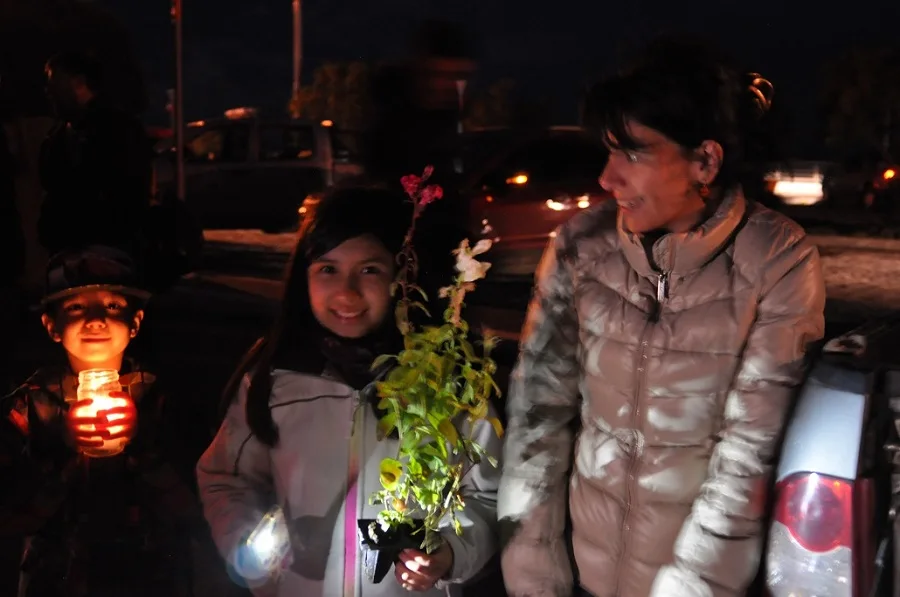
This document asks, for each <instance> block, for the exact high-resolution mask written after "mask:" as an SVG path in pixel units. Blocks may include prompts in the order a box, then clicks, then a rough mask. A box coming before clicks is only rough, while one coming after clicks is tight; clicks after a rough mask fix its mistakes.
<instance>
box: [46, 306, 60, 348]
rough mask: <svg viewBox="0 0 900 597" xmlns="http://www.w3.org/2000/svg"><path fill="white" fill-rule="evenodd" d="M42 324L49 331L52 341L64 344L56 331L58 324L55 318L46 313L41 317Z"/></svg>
mask: <svg viewBox="0 0 900 597" xmlns="http://www.w3.org/2000/svg"><path fill="white" fill-rule="evenodd" d="M41 323H42V324H43V325H44V329H45V330H47V335H48V336H50V339H51V340H53V341H54V342H62V337H61V336H60V335H59V333H58V332H57V331H56V322H55V321H53V318H52V317H50V315H49V314H47V313H44V314H43V315H41Z"/></svg>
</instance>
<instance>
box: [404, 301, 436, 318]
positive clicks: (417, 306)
mask: <svg viewBox="0 0 900 597" xmlns="http://www.w3.org/2000/svg"><path fill="white" fill-rule="evenodd" d="M409 306H410V307H412V308H414V309H419V310H420V311H422V312H423V313H425V315H427V316H428V317H431V313H430V312H429V311H428V307H426V306H425V305H424V303H421V302H419V301H415V302H413V303H410V305H409Z"/></svg>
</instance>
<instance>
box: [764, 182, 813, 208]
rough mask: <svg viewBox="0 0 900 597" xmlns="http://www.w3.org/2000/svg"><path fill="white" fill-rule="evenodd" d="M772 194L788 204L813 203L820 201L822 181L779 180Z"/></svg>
mask: <svg viewBox="0 0 900 597" xmlns="http://www.w3.org/2000/svg"><path fill="white" fill-rule="evenodd" d="M772 194H774V195H776V196H777V197H781V198H782V199H783V200H784V202H785V203H787V204H788V205H815V204H816V203H819V202H820V201H822V197H823V193H822V183H821V182H814V181H798V180H779V181H778V182H776V183H775V188H774V189H772Z"/></svg>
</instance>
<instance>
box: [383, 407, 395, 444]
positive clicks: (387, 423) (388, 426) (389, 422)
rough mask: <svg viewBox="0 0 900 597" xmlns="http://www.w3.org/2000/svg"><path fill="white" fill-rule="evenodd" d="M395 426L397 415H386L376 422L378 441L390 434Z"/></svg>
mask: <svg viewBox="0 0 900 597" xmlns="http://www.w3.org/2000/svg"><path fill="white" fill-rule="evenodd" d="M396 426H397V413H395V412H394V413H388V414H386V415H384V416H383V417H381V419H380V420H379V421H378V439H379V440H382V439H384V438H385V437H387V436H388V435H390V434H391V431H393V430H394V428H395V427H396Z"/></svg>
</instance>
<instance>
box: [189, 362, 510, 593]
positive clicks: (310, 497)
mask: <svg viewBox="0 0 900 597" xmlns="http://www.w3.org/2000/svg"><path fill="white" fill-rule="evenodd" d="M248 385H249V377H248V376H245V377H244V380H243V383H242V384H241V386H240V388H239V390H238V395H237V397H236V399H235V400H233V402H232V404H231V407H230V408H229V410H228V413H227V415H226V417H225V420H224V422H223V423H222V426H221V427H220V428H219V432H218V433H217V434H216V437H215V439H214V440H213V442H212V444H211V445H210V446H209V448H208V449H207V450H206V452H205V453H204V454H203V456H202V457H201V458H200V461H199V463H198V464H197V481H198V484H199V489H200V497H201V500H202V502H203V509H204V513H205V515H206V519H207V521H208V522H209V525H210V528H211V530H212V535H213V538H214V540H215V542H216V545H217V546H218V549H219V551H220V553H221V554H222V556H223V557H224V558H225V559H226V561H227V562H228V564H229V565H230V566H231V567H236V568H237V569H240V567H241V565H243V562H242V560H245V558H242V554H243V553H244V551H245V550H242V549H240V548H241V546H242V545H243V543H244V541H245V540H246V538H247V536H248V535H249V534H250V532H251V531H252V530H253V529H254V528H255V527H256V525H257V524H258V523H259V521H260V520H261V519H262V517H263V514H264V513H265V512H266V511H267V510H268V509H269V507H271V506H272V505H274V504H278V505H280V506H281V507H282V508H283V509H284V511H285V514H286V518H287V520H288V525H289V526H290V531H291V537H292V553H293V560H294V561H293V563H292V564H291V566H290V567H289V568H288V569H286V570H284V571H282V573H281V574H280V578H279V579H277V580H273V581H269V582H268V583H266V584H265V585H263V586H256V587H254V588H253V590H254V594H255V595H258V596H263V595H265V596H276V597H400V596H404V597H406V596H408V595H410V593H409V592H407V591H406V590H405V589H403V588H402V587H401V586H400V584H399V583H397V581H396V580H395V578H394V574H393V570H391V572H389V573H388V575H387V576H386V577H385V579H384V580H383V581H382V582H381V583H380V584H377V585H376V584H372V583H370V582H368V581H367V580H366V579H365V578H364V575H363V574H362V565H361V562H362V556H361V555H360V554H358V553H357V557H356V562H357V564H356V566H355V570H354V571H348V574H349V578H352V579H354V580H353V581H352V583H351V582H350V581H345V570H344V568H345V557H344V553H345V549H344V548H345V541H344V536H345V517H346V516H352V518H353V519H354V520H355V519H357V518H374V517H375V516H376V514H377V513H378V511H379V510H380V506H370V505H369V503H368V496H369V495H371V494H372V493H373V492H375V491H378V490H379V489H380V488H381V484H380V481H379V474H378V470H379V463H380V461H381V459H382V458H385V457H395V456H396V454H397V442H396V440H392V439H385V440H382V441H378V439H377V437H376V422H377V421H376V418H375V414H374V413H373V411H372V408H371V407H370V406H369V405H368V404H367V403H366V402H365V401H360V399H359V394H360V393H359V392H356V391H354V390H353V389H352V388H350V387H349V386H347V385H345V384H343V383H341V382H338V381H335V380H333V379H330V378H328V377H320V376H314V375H307V374H301V373H297V372H294V371H286V370H275V371H274V372H273V380H272V394H271V397H270V399H269V407H270V409H271V411H272V416H273V419H274V421H275V424H276V425H277V426H278V429H279V443H278V445H277V446H276V447H275V448H269V447H268V446H266V445H264V444H262V443H261V442H259V441H258V440H257V439H256V437H254V435H253V434H252V433H251V432H250V430H249V428H248V426H247V419H246V416H245V406H246V400H247V387H248ZM352 434H359V435H358V436H357V437H353V435H352ZM473 439H474V440H475V441H477V442H478V443H480V444H481V445H482V446H485V447H486V448H487V450H488V453H489V454H491V455H493V456H494V457H495V458H497V459H499V458H500V454H501V440H500V439H499V438H497V436H496V434H495V433H494V431H493V428H492V427H491V425H490V424H487V423H486V422H479V423H478V424H477V425H476V427H475V429H474V437H473ZM351 444H353V445H358V446H359V450H360V453H359V455H358V456H359V463H360V464H359V477H358V479H357V483H358V488H359V491H358V497H357V499H356V508H355V511H353V512H347V511H346V509H345V501H346V497H347V487H348V469H349V466H350V465H349V462H350V450H351V447H350V446H351ZM499 477H500V471H499V470H498V469H495V468H494V467H492V466H491V465H490V464H489V463H488V462H487V461H486V460H485V461H482V463H481V464H479V465H476V466H474V467H472V469H471V470H470V471H469V473H468V475H467V476H466V478H465V480H464V483H463V487H464V492H465V498H464V499H465V510H464V511H463V512H460V513H458V515H457V517H458V518H459V520H460V522H461V523H462V527H463V534H462V536H457V535H456V533H454V532H453V530H452V528H450V527H449V521H448V528H447V529H446V530H445V531H444V537H445V539H446V541H447V542H448V543H449V544H450V546H451V547H452V548H453V555H454V558H453V568H452V570H451V571H450V574H449V576H448V577H447V580H445V581H441V582H440V583H439V584H438V585H437V586H436V587H435V588H434V589H432V590H431V591H428V592H426V593H422V594H423V595H431V596H436V595H442V594H449V595H455V594H458V593H459V588H460V587H459V585H460V584H461V583H464V582H466V581H468V580H469V579H471V578H472V577H473V576H475V575H476V574H477V573H478V572H479V571H480V570H481V569H482V568H483V567H484V565H485V564H486V563H487V562H488V560H490V558H491V557H492V556H493V554H494V553H495V551H496V548H497V539H496V520H497V518H496V497H497V486H498V483H499ZM348 567H349V566H348ZM351 584H352V586H350V585H351Z"/></svg>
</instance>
